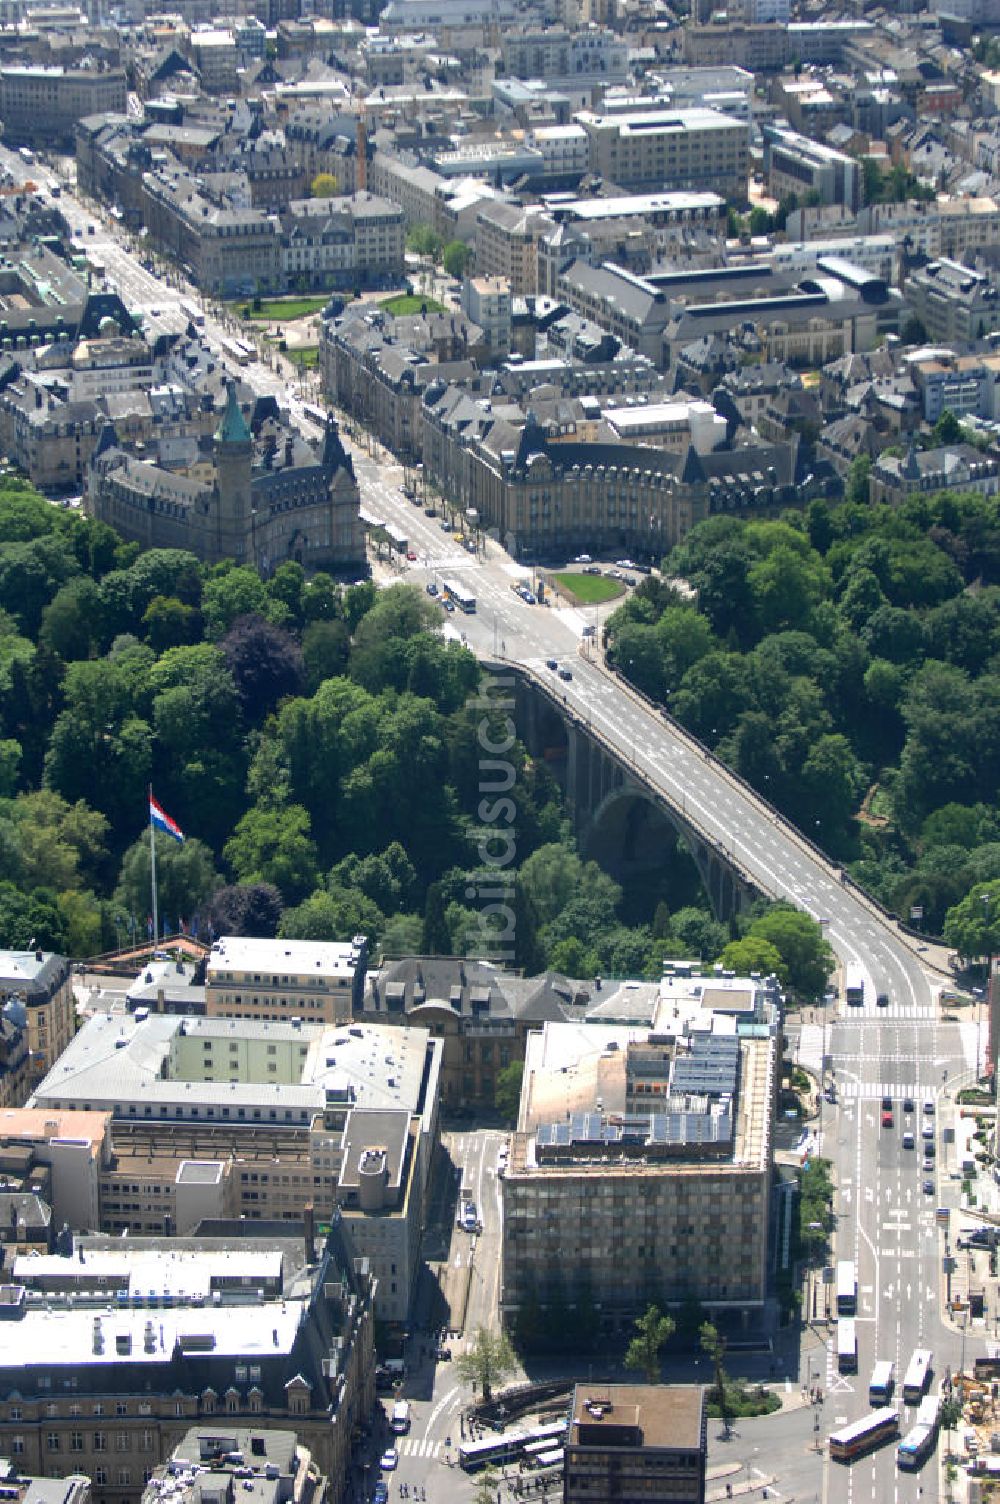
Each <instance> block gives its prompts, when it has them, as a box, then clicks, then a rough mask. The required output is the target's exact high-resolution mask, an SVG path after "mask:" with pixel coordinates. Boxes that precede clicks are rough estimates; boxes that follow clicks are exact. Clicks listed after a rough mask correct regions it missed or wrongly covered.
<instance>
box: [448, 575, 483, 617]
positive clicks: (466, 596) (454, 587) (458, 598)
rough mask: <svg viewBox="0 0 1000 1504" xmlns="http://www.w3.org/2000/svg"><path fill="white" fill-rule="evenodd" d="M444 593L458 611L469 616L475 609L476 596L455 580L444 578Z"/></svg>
mask: <svg viewBox="0 0 1000 1504" xmlns="http://www.w3.org/2000/svg"><path fill="white" fill-rule="evenodd" d="M443 589H444V593H445V596H446V598H447V599H448V600H450V601H453V602H454V603H455V605H456V606H457V607H458V609H459V610H460V611H464V612H465V614H466V616H470V615H471V614H472V612H473V611H475V609H476V597H475V596H474V595H473V594H472V591H471V590H466V588H465V586H464V585H460V584H459V582H458V581H457V580H445V582H444V586H443Z"/></svg>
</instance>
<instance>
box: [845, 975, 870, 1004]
mask: <svg viewBox="0 0 1000 1504" xmlns="http://www.w3.org/2000/svg"><path fill="white" fill-rule="evenodd" d="M844 997H845V998H846V1000H847V1003H848V1006H849V1007H851V1008H863V1007H864V1005H865V974H864V972H863V971H862V970H861V967H860V966H848V968H847V970H846V971H845V973H844Z"/></svg>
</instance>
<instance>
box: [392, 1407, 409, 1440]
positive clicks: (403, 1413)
mask: <svg viewBox="0 0 1000 1504" xmlns="http://www.w3.org/2000/svg"><path fill="white" fill-rule="evenodd" d="M390 1425H391V1426H392V1429H393V1431H394V1432H395V1433H396V1435H397V1436H405V1434H406V1432H407V1431H408V1430H409V1429H410V1402H409V1400H397V1401H396V1403H395V1404H394V1405H393V1407H392V1420H391V1421H390Z"/></svg>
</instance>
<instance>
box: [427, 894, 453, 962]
mask: <svg viewBox="0 0 1000 1504" xmlns="http://www.w3.org/2000/svg"><path fill="white" fill-rule="evenodd" d="M421 949H422V950H423V953H424V955H425V956H447V955H450V954H451V930H450V929H449V927H448V919H447V915H446V912H445V901H444V891H443V889H442V887H441V884H440V883H431V885H430V887H429V888H428V889H427V898H426V900H425V904H424V932H423V937H422V940H421Z"/></svg>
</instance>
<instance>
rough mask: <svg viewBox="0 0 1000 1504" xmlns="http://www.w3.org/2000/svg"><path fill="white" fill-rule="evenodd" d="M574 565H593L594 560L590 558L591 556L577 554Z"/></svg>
mask: <svg viewBox="0 0 1000 1504" xmlns="http://www.w3.org/2000/svg"><path fill="white" fill-rule="evenodd" d="M573 563H574V564H592V563H593V560H592V559H591V557H590V555H589V554H577V556H576V558H575V559H574V560H573Z"/></svg>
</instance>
